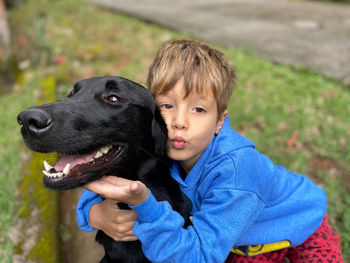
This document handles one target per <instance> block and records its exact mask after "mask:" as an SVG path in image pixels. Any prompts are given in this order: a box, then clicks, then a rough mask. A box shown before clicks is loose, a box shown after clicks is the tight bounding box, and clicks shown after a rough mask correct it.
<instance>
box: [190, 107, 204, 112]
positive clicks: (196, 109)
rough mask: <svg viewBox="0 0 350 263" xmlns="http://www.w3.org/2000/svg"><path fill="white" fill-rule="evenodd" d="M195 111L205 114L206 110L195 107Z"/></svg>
mask: <svg viewBox="0 0 350 263" xmlns="http://www.w3.org/2000/svg"><path fill="white" fill-rule="evenodd" d="M193 110H194V111H195V112H197V113H204V112H205V109H203V108H201V107H195V108H194V109H193Z"/></svg>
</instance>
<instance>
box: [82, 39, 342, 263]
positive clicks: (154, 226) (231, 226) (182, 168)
mask: <svg viewBox="0 0 350 263" xmlns="http://www.w3.org/2000/svg"><path fill="white" fill-rule="evenodd" d="M147 84H148V87H149V89H150V90H151V92H152V94H153V96H154V97H155V99H156V102H157V104H158V105H159V107H160V109H161V112H162V116H163V118H164V120H165V122H166V124H167V128H168V137H169V138H168V155H169V157H170V158H172V159H173V160H174V162H173V166H172V168H171V175H172V176H173V178H174V179H176V180H177V181H178V183H179V184H180V187H181V189H182V191H183V192H184V193H185V194H186V195H187V196H188V197H189V198H190V199H191V200H192V203H193V210H192V215H193V220H192V222H193V225H191V226H189V227H188V228H187V229H184V228H183V222H184V220H183V218H182V217H181V216H180V215H179V214H177V213H176V212H175V211H173V210H172V209H171V207H169V205H168V204H167V203H166V202H157V201H156V200H155V199H154V197H153V195H152V193H151V192H149V191H147V188H146V187H145V185H143V184H142V183H141V182H133V181H129V180H125V179H122V178H116V177H106V178H104V179H102V180H100V181H96V182H92V183H90V184H88V185H87V186H86V188H87V189H89V190H91V191H93V192H95V193H98V194H100V195H102V196H104V197H105V198H107V199H114V200H117V201H120V202H125V203H127V204H129V205H130V207H131V208H132V211H128V212H124V211H117V210H113V209H114V208H112V207H111V206H110V203H111V201H109V200H107V199H106V200H105V201H104V202H103V203H101V204H96V203H97V202H101V201H102V199H101V197H99V196H97V195H95V194H93V193H91V192H88V191H84V192H83V195H82V198H81V200H80V202H79V204H78V210H77V211H78V223H79V225H80V226H81V227H82V228H84V226H85V227H87V229H90V230H91V228H89V226H87V224H88V223H89V217H90V218H91V219H92V220H94V218H98V220H97V221H99V222H98V223H94V224H93V225H95V226H98V227H99V228H100V229H102V230H103V231H105V232H107V233H111V234H112V235H113V232H114V229H115V231H116V232H119V236H118V235H117V236H116V237H115V236H114V238H115V239H116V240H119V241H120V240H133V239H134V238H135V237H134V236H133V234H135V236H137V238H138V239H139V240H140V241H141V243H142V245H143V251H144V253H145V255H146V256H147V257H148V258H149V259H150V260H151V261H152V262H224V261H225V259H226V258H227V256H228V255H229V257H228V258H227V259H226V262H284V258H285V257H288V258H289V260H290V262H342V259H341V252H340V243H339V238H338V236H337V235H336V234H335V233H334V232H333V231H332V230H331V228H330V227H329V226H328V225H327V216H326V196H325V194H324V192H323V190H322V189H321V188H319V187H318V186H316V185H315V184H313V183H312V182H311V181H310V180H309V179H308V178H306V177H304V176H302V175H299V174H296V173H293V172H289V171H287V170H286V169H284V168H283V167H281V166H275V165H274V164H273V163H272V162H271V161H270V159H268V158H267V157H266V156H264V155H262V154H260V153H259V152H257V151H256V150H255V149H254V148H255V146H254V144H253V143H252V142H251V141H249V140H248V139H246V138H244V137H242V136H241V135H239V134H238V133H236V132H235V131H234V130H232V129H231V127H230V124H229V119H228V117H227V104H228V101H229V98H230V96H231V93H232V90H233V88H234V84H235V76H234V71H233V69H232V67H231V66H230V65H229V63H228V61H227V60H226V59H225V58H224V56H223V54H222V53H221V52H219V51H217V50H214V49H211V48H210V47H208V46H207V45H204V44H201V43H198V42H194V41H186V40H184V41H172V42H168V43H166V44H165V45H163V46H162V48H161V49H160V50H159V52H158V53H157V55H156V57H155V60H154V62H153V64H152V66H151V67H150V72H149V76H148V81H147ZM93 204H96V205H94V206H93V207H92V209H91V212H90V215H89V209H90V207H91V206H92V205H93ZM120 213H121V214H123V215H125V217H124V218H122V220H121V221H122V222H124V223H125V224H124V225H123V227H124V228H125V229H120V228H118V227H116V225H118V224H117V223H113V219H112V218H110V219H109V217H110V216H111V217H113V215H117V214H118V216H119V214H120ZM135 213H136V215H137V219H136V216H135ZM101 219H102V220H101ZM135 219H136V221H135ZM104 220H105V221H104ZM133 221H135V223H134V224H133ZM91 222H92V221H91ZM84 224H85V225H84ZM326 241H327V242H326ZM230 251H231V253H230ZM323 254H325V257H324V258H323V256H322V255H323ZM253 255H254V256H253ZM247 256H253V257H247ZM326 259H328V260H333V261H326ZM318 260H321V261H318Z"/></svg>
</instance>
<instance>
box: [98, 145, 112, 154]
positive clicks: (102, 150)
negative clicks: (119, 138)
mask: <svg viewBox="0 0 350 263" xmlns="http://www.w3.org/2000/svg"><path fill="white" fill-rule="evenodd" d="M109 149H110V148H109V147H108V146H105V147H102V148H101V149H100V152H102V153H104V154H106V153H108V151H109Z"/></svg>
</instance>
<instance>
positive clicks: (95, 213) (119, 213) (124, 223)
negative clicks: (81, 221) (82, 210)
mask: <svg viewBox="0 0 350 263" xmlns="http://www.w3.org/2000/svg"><path fill="white" fill-rule="evenodd" d="M136 218H137V216H136V213H135V212H134V211H133V210H121V209H120V208H119V207H118V203H117V202H116V201H114V200H111V199H105V200H104V201H103V202H102V203H98V204H95V205H93V206H92V207H91V209H90V212H89V220H90V225H91V226H92V227H94V228H97V229H100V230H102V231H103V232H105V233H106V234H107V235H108V236H110V237H111V238H113V239H114V240H115V241H135V240H137V237H136V236H135V235H134V233H133V231H132V229H133V226H134V222H135V220H136Z"/></svg>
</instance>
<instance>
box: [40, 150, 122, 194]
mask: <svg viewBox="0 0 350 263" xmlns="http://www.w3.org/2000/svg"><path fill="white" fill-rule="evenodd" d="M123 149H124V147H122V146H120V145H113V146H112V145H108V146H104V147H102V148H100V149H97V150H95V151H93V152H91V153H88V154H82V155H62V156H61V158H60V159H59V161H58V162H57V163H56V164H55V165H54V166H51V165H50V164H48V163H47V161H46V160H45V161H44V167H45V170H43V173H44V175H45V176H44V184H45V185H46V186H47V187H49V188H52V189H60V188H65V189H68V188H72V187H75V186H77V185H79V184H80V183H79V182H81V181H86V180H85V179H86V178H85V177H86V176H88V175H89V174H90V175H91V173H92V172H97V173H98V172H99V171H100V170H102V168H103V167H104V166H105V165H106V164H107V163H108V162H110V161H113V160H116V159H118V158H119V157H120V156H121V155H122V153H123V152H124V151H123ZM101 176H102V174H101ZM95 179H98V178H95ZM70 185H71V186H72V187H70Z"/></svg>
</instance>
